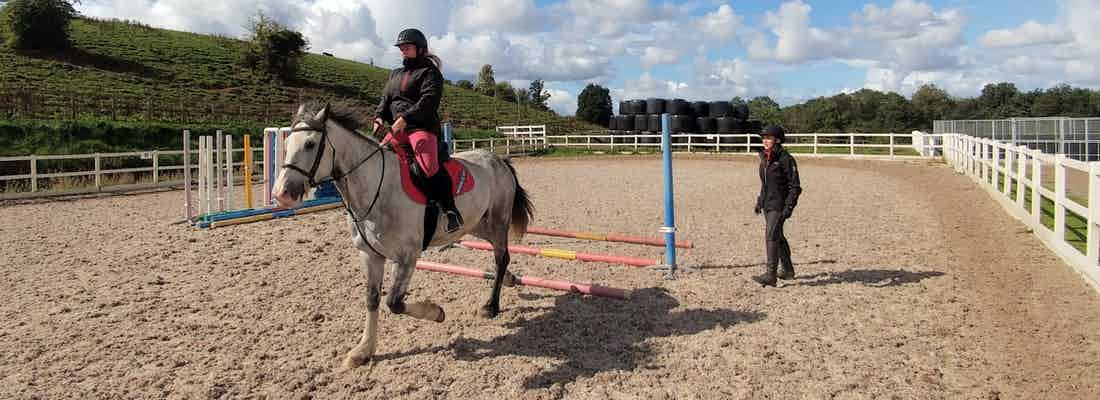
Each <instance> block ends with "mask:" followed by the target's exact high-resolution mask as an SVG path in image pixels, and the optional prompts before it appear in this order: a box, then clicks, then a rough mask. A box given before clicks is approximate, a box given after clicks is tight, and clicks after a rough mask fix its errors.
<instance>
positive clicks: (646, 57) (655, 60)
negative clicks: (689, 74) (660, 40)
mask: <svg viewBox="0 0 1100 400" xmlns="http://www.w3.org/2000/svg"><path fill="white" fill-rule="evenodd" d="M679 61H680V50H678V49H663V48H659V47H653V46H649V47H646V48H645V49H644V50H643V51H642V57H641V62H642V68H644V69H650V68H653V66H654V65H660V64H675V63H677V62H679Z"/></svg>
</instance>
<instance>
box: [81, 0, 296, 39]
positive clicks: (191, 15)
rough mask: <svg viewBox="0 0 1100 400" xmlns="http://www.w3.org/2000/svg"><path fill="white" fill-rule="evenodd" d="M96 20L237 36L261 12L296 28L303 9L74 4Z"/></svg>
mask: <svg viewBox="0 0 1100 400" xmlns="http://www.w3.org/2000/svg"><path fill="white" fill-rule="evenodd" d="M76 7H77V10H78V11H80V12H81V13H83V14H85V15H88V16H92V17H96V18H118V19H129V20H137V21H141V22H142V23H146V24H150V25H152V26H157V27H162V28H168V29H175V30H182V31H190V32H202V33H217V34H223V35H230V36H235V37H240V36H242V35H244V34H245V33H246V32H247V30H246V29H245V26H246V25H247V23H248V20H249V18H251V17H252V16H254V15H255V14H256V12H257V11H263V12H264V13H265V14H266V15H267V16H269V17H272V18H274V19H275V20H276V21H279V22H282V23H284V24H286V25H288V26H295V27H296V26H298V25H299V23H300V22H301V21H300V19H301V16H302V14H303V12H304V11H305V7H304V6H303V5H302V4H301V3H298V2H292V1H289V0H222V1H217V2H208V1H203V0H99V1H86V2H83V3H80V4H76Z"/></svg>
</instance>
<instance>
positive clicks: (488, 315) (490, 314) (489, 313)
mask: <svg viewBox="0 0 1100 400" xmlns="http://www.w3.org/2000/svg"><path fill="white" fill-rule="evenodd" d="M497 314H500V310H498V309H497V308H496V307H489V306H481V308H478V309H477V316H478V317H481V318H484V319H493V318H496V317H497Z"/></svg>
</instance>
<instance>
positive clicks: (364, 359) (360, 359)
mask: <svg viewBox="0 0 1100 400" xmlns="http://www.w3.org/2000/svg"><path fill="white" fill-rule="evenodd" d="M370 360H371V357H370V356H353V355H351V354H348V356H347V357H346V358H344V363H343V364H341V371H351V370H353V369H356V368H359V367H361V366H363V364H366V363H369V362H370Z"/></svg>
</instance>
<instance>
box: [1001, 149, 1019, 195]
mask: <svg viewBox="0 0 1100 400" xmlns="http://www.w3.org/2000/svg"><path fill="white" fill-rule="evenodd" d="M1009 149H1011V147H1009V145H1007V144H1006V145H1005V148H1004V153H1005V181H1004V190H1003V192H1004V194H1005V195H1006V196H1007V195H1009V194H1010V193H1012V186H1011V185H1012V162H1013V160H1014V159H1015V158H1016V157H1015V153H1013V152H1012V151H1009Z"/></svg>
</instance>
